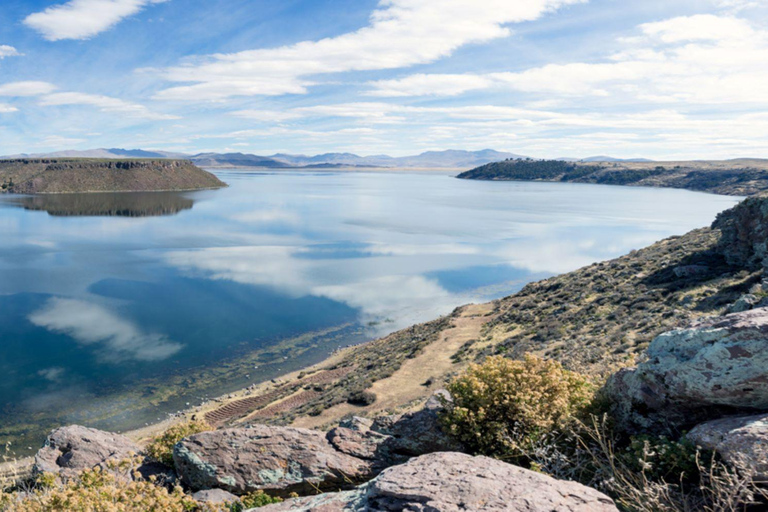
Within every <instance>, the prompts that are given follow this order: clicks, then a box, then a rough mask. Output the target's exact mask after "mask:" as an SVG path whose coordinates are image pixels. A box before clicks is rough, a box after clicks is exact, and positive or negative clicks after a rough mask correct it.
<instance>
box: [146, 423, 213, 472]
mask: <svg viewBox="0 0 768 512" xmlns="http://www.w3.org/2000/svg"><path fill="white" fill-rule="evenodd" d="M209 430H213V429H212V428H211V426H210V425H208V423H206V422H205V421H202V420H194V421H189V422H187V423H179V424H178V425H174V426H172V427H171V428H169V429H168V430H166V431H165V432H163V433H162V434H161V435H159V436H158V437H156V438H154V439H153V440H152V441H151V442H150V443H149V445H148V446H147V455H149V456H150V457H151V458H153V459H154V460H156V461H157V462H161V463H163V464H165V465H166V466H169V467H173V447H174V446H176V443H178V442H179V441H181V440H182V439H184V438H185V437H189V436H191V435H194V434H199V433H200V432H207V431H209Z"/></svg>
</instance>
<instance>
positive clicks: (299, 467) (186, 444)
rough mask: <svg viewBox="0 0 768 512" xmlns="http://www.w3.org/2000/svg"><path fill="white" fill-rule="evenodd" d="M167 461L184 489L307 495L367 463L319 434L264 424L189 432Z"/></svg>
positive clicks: (357, 476) (348, 477) (363, 470)
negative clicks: (260, 491)
mask: <svg viewBox="0 0 768 512" xmlns="http://www.w3.org/2000/svg"><path fill="white" fill-rule="evenodd" d="M173 459H174V462H175V465H176V471H177V472H178V474H179V477H180V478H181V481H182V482H183V483H184V484H185V485H187V486H188V487H189V488H191V489H193V490H201V489H214V488H218V489H225V490H227V491H229V492H232V493H234V494H245V493H248V492H252V491H256V490H259V489H261V490H265V491H269V492H270V493H271V494H275V495H283V496H285V495H288V494H290V493H291V492H298V493H310V492H313V491H314V490H316V489H317V488H321V489H323V488H328V487H329V486H334V487H335V488H338V487H339V486H344V485H351V484H353V483H356V482H360V481H363V480H364V479H365V478H366V477H368V476H369V475H370V473H371V465H370V463H369V462H366V461H364V460H362V459H359V458H357V457H353V456H351V455H348V454H346V453H343V452H341V451H339V450H337V449H336V448H335V447H334V446H333V445H332V444H331V443H330V442H329V441H328V440H327V439H326V435H325V434H324V433H322V432H318V431H315V430H307V429H299V428H289V427H270V426H266V425H255V426H253V427H249V428H235V429H225V430H217V431H213V432H203V433H200V434H195V435H193V436H190V437H188V438H186V439H184V440H182V441H181V442H179V443H178V444H177V445H176V446H175V447H174V450H173Z"/></svg>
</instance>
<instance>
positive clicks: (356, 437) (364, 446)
mask: <svg viewBox="0 0 768 512" xmlns="http://www.w3.org/2000/svg"><path fill="white" fill-rule="evenodd" d="M327 438H328V442H330V443H331V444H332V445H333V447H334V448H336V449H337V450H338V451H340V452H342V453H346V454H347V455H352V456H353V457H357V458H359V459H367V460H374V459H376V458H377V452H378V451H379V448H380V446H381V445H382V443H384V442H385V441H387V440H389V439H391V437H390V436H387V435H384V434H380V433H378V432H374V431H373V430H367V431H365V432H361V431H360V430H352V429H349V428H344V427H336V428H334V429H331V430H330V431H329V432H328V435H327Z"/></svg>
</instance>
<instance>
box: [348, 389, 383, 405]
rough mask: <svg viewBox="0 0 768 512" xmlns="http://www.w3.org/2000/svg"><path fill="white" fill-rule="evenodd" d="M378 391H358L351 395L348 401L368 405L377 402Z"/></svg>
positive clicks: (353, 403)
mask: <svg viewBox="0 0 768 512" xmlns="http://www.w3.org/2000/svg"><path fill="white" fill-rule="evenodd" d="M376 399H377V397H376V393H374V392H372V391H357V392H355V393H352V394H351V395H349V398H347V402H349V403H350V404H352V405H360V406H363V407H364V406H366V405H371V404H373V403H375V402H376Z"/></svg>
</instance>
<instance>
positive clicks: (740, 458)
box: [686, 413, 768, 482]
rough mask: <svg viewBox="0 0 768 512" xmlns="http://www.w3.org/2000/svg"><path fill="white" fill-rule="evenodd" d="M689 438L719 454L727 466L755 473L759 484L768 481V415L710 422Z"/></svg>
mask: <svg viewBox="0 0 768 512" xmlns="http://www.w3.org/2000/svg"><path fill="white" fill-rule="evenodd" d="M686 437H687V438H688V440H690V441H691V442H693V443H695V444H696V445H697V446H701V447H702V448H706V449H709V450H714V451H716V452H718V453H719V454H720V456H721V457H722V458H723V460H725V461H726V462H728V463H730V464H732V465H735V466H738V467H741V468H743V469H746V470H749V471H753V472H754V474H753V477H754V478H755V479H756V480H758V481H760V482H766V481H768V414H765V413H764V414H758V415H755V416H736V417H729V418H721V419H719V420H714V421H708V422H706V423H702V424H701V425H698V426H696V428H694V429H693V430H691V431H690V432H689V433H688V434H687V435H686Z"/></svg>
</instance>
